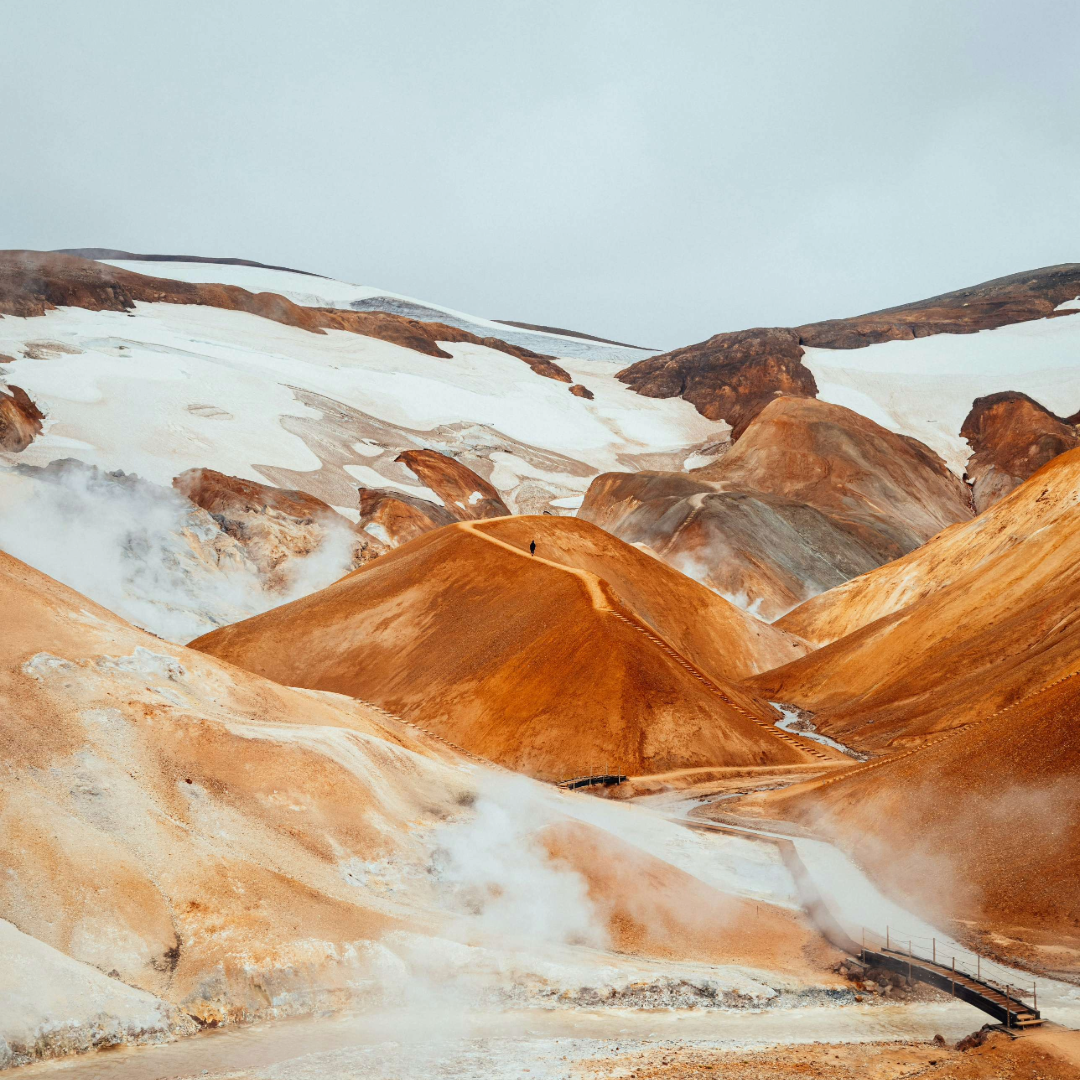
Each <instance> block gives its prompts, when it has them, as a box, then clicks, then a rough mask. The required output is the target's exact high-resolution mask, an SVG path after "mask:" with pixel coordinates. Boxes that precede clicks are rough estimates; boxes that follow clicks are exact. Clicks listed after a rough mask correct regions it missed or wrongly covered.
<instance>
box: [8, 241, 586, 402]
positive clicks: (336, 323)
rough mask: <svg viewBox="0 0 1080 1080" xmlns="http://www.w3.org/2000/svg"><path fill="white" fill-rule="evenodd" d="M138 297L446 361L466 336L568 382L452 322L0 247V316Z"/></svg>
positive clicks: (527, 352) (556, 371)
mask: <svg viewBox="0 0 1080 1080" xmlns="http://www.w3.org/2000/svg"><path fill="white" fill-rule="evenodd" d="M137 301H144V302H148V303H163V304H198V305H204V306H206V307H217V308H225V309H226V310H230V311H246V312H248V313H250V314H252V315H259V316H261V317H262V318H265V319H272V320H273V321H274V322H279V323H284V324H285V325H287V326H296V327H299V328H300V329H302V330H307V331H309V332H310V333H313V334H322V333H325V332H326V330H328V329H334V330H345V331H347V332H349V333H353V334H362V335H364V336H366V337H374V338H379V339H381V340H383V341H389V342H392V343H393V344H395V345H402V346H404V347H405V348H408V349H413V350H415V351H416V352H421V353H425V354H427V355H428V356H438V357H443V358H445V359H450V358H451V357H450V354H449V353H448V352H445V351H444V350H443V349H441V348H439V345H438V342H440V341H450V342H471V343H473V344H476V345H485V346H486V347H487V348H489V349H497V350H498V351H499V352H504V353H508V354H509V355H511V356H515V357H517V358H518V359H519V360H523V361H524V362H525V363H526V364H528V365H529V367H530V368H532V370H533V371H534V372H536V374H538V375H542V376H544V377H545V378H549V379H556V380H558V381H559V382H565V383H572V382H573V381H574V380H573V379H572V378H571V377H570V374H569V373H568V372H567V371H565V370H563V368H561V367H560V366H559V365H558V364H556V363H555V361H554V360H553V359H552V358H551V357H550V356H545V355H543V354H541V353H537V352H533V351H532V350H531V349H526V348H523V347H521V346H518V345H512V344H509V343H507V342H505V341H502V340H501V339H500V338H493V337H485V338H481V337H477V336H476V335H475V334H471V333H469V332H468V331H466V330H462V329H460V328H458V327H456V326H448V325H445V324H442V323H433V322H420V321H419V320H416V319H409V318H405V317H404V316H401V315H395V314H392V313H387V312H383V311H372V312H361V311H347V310H341V309H339V308H320V307H302V306H301V305H299V304H294V303H293V302H292V301H291V300H287V299H286V298H285V297H284V296H279V295H278V294H277V293H251V292H248V291H247V289H241V288H239V287H238V286H236V285H218V284H206V283H200V282H190V281H176V280H173V279H171V278H155V277H150V276H148V275H146V274H136V273H132V272H131V271H130V270H121V269H120V268H118V267H114V266H109V265H107V264H106V263H100V262H93V261H91V260H89V259H81V258H78V257H77V256H74V255H64V254H58V253H56V252H42V251H4V252H0V315H15V316H18V317H20V318H31V317H34V316H38V315H44V314H45V312H46V311H48V310H50V309H51V308H56V307H81V308H86V309H88V310H90V311H131V310H132V309H134V307H135V304H136V302H137Z"/></svg>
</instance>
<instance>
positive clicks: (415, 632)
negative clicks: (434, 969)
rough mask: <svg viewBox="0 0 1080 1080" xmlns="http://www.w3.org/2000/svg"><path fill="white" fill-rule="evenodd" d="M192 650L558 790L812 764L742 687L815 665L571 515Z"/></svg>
mask: <svg viewBox="0 0 1080 1080" xmlns="http://www.w3.org/2000/svg"><path fill="white" fill-rule="evenodd" d="M534 541H535V543H536V554H535V555H530V543H531V542H534ZM448 598H452V601H451V600H449V599H448ZM613 612H615V613H616V614H613ZM620 615H621V616H623V617H619V616H620ZM626 619H629V620H630V621H629V622H627V621H625V620H626ZM638 626H644V627H648V628H651V629H652V630H653V631H655V632H657V633H659V634H660V635H662V636H663V637H664V638H665V639H666V640H667V641H668V642H670V643H671V645H672V646H673V647H674V648H675V649H677V650H679V651H680V652H681V653H682V654H683V656H685V657H686V658H687V659H688V660H689V661H690V662H691V663H692V664H693V665H696V667H697V668H698V669H699V670H700V671H701V672H703V673H705V674H706V675H707V676H708V677H709V678H710V679H712V680H713V681H714V683H715V684H716V685H717V686H718V687H719V688H720V689H721V691H722V694H723V695H724V696H720V695H718V694H716V693H715V692H712V691H710V690H709V688H708V687H707V685H706V684H704V683H703V682H702V681H701V680H699V679H698V678H697V677H695V675H694V674H693V672H691V671H689V670H688V669H687V668H686V667H685V666H683V664H681V663H680V662H679V660H678V659H677V658H675V657H673V656H672V655H671V654H670V653H669V652H667V651H665V649H664V647H663V646H662V645H658V644H657V643H656V642H655V641H653V640H651V639H650V637H648V636H647V635H646V634H645V633H643V632H642V631H641V629H638ZM193 646H194V647H196V648H199V649H203V650H205V651H207V652H211V653H213V654H214V655H215V656H219V657H221V658H222V659H226V660H229V661H230V662H232V663H235V664H239V665H240V666H242V667H246V668H248V669H249V670H251V671H256V672H258V673H260V674H264V675H267V676H268V677H270V678H274V679H278V680H280V681H281V682H283V683H286V684H290V685H301V686H311V687H317V688H320V689H328V690H335V691H337V692H339V693H345V694H354V695H356V696H359V697H362V698H365V699H367V700H372V701H376V702H378V703H379V704H381V705H383V706H384V707H386V708H389V709H391V710H392V711H394V712H399V713H401V714H403V715H406V716H412V717H420V716H423V717H424V718H425V722H426V724H427V725H428V726H429V727H431V728H432V729H433V730H435V731H437V732H439V733H440V734H441V735H443V736H445V737H446V738H449V739H451V740H453V741H454V742H455V743H457V744H459V745H461V746H464V747H465V748H466V749H468V750H471V751H472V752H474V753H479V754H482V755H484V756H485V757H489V758H491V759H492V760H495V761H498V762H499V763H501V764H504V765H507V766H509V767H511V768H514V769H517V770H519V771H524V772H527V773H530V774H532V775H534V776H537V777H540V778H543V779H552V780H560V779H564V778H566V777H569V776H575V775H579V774H580V773H582V772H586V771H588V770H590V769H593V768H602V767H604V766H607V767H608V768H610V769H611V770H616V771H620V772H625V773H627V774H638V773H646V772H656V771H662V770H667V769H674V768H681V767H693V766H704V765H721V764H723V765H736V764H751V763H752V764H765V763H799V762H802V761H805V760H808V759H809V756H808V755H807V754H805V753H804V751H803V750H802V749H801V747H800V746H795V745H791V744H789V743H785V742H783V741H781V740H780V739H778V738H777V735H776V734H775V731H776V729H775V728H773V727H771V721H772V718H773V715H774V714H773V711H772V710H771V708H770V707H769V706H768V705H767V704H765V703H764V702H763V701H761V700H760V699H755V698H753V697H747V696H745V695H743V694H742V692H741V691H740V690H738V689H737V688H736V687H735V685H734V684H733V680H734V679H738V678H741V677H743V676H745V675H748V674H749V673H751V672H753V671H761V670H763V669H764V668H766V667H769V666H771V665H773V664H775V663H777V662H779V661H782V660H783V659H784V658H786V657H787V656H790V655H799V654H801V652H802V651H803V647H802V645H801V643H800V642H799V641H798V640H796V639H794V638H790V637H788V636H787V635H785V634H783V633H781V632H779V631H777V630H775V629H774V628H773V627H770V626H767V625H765V624H762V623H759V622H757V621H756V620H754V619H753V618H752V617H750V616H748V615H746V614H745V613H744V612H742V611H740V610H739V609H737V608H735V607H733V606H732V605H731V604H729V603H727V601H725V600H723V599H721V598H720V597H718V596H716V595H715V594H714V593H712V592H710V591H709V590H708V589H705V588H703V587H702V586H700V585H698V584H697V583H696V582H693V581H691V580H690V579H689V578H686V577H684V576H682V575H681V574H678V573H676V572H675V571H673V570H671V569H669V568H668V567H666V566H664V565H663V564H662V563H659V562H658V561H657V560H656V559H653V558H651V557H650V556H648V555H646V554H644V553H642V552H640V551H638V550H637V549H636V548H633V547H630V546H629V545H627V544H624V543H622V542H621V541H619V540H616V539H615V538H614V537H611V536H609V535H608V534H607V533H605V532H603V531H602V530H600V529H597V528H596V527H595V526H593V525H590V524H588V523H586V522H583V521H578V520H576V519H573V518H555V517H539V518H525V517H516V518H503V519H500V520H498V521H492V522H483V523H463V524H458V525H454V526H450V527H449V528H445V529H441V530H439V531H438V532H436V533H432V534H430V535H428V536H422V537H420V538H419V539H418V540H415V541H413V542H412V543H410V544H407V545H405V546H404V547H401V548H398V549H397V550H396V551H393V552H390V553H389V554H387V555H385V556H383V557H382V558H381V559H378V560H376V562H374V563H372V564H371V566H369V567H364V568H363V569H362V570H359V571H357V572H356V573H354V574H351V575H350V576H349V577H347V578H345V579H343V580H342V581H340V582H338V583H337V584H336V585H333V586H331V587H330V588H329V589H325V590H323V591H322V592H320V593H316V594H314V595H313V596H310V597H308V598H307V599H305V600H301V601H298V602H297V603H294V604H288V605H285V606H283V607H280V608H277V609H275V611H273V612H268V613H267V614H266V615H264V616H259V617H257V618H254V619H249V620H247V621H245V622H242V623H238V624H236V625H234V626H230V627H226V628H224V629H222V630H220V631H216V632H215V633H212V634H209V635H207V636H206V637H204V638H201V639H199V640H198V641H196V642H194V643H193ZM741 709H742V710H747V711H748V712H750V713H752V714H754V715H756V716H759V717H762V718H766V725H765V726H764V727H762V726H758V725H756V724H755V723H754V722H753V721H752V720H751V719H749V718H748V717H747V716H746V715H745V713H744V712H741V711H740V710H741Z"/></svg>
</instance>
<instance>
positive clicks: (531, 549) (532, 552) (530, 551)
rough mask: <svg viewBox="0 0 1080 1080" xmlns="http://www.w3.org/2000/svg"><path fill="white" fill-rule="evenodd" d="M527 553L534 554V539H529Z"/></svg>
mask: <svg viewBox="0 0 1080 1080" xmlns="http://www.w3.org/2000/svg"><path fill="white" fill-rule="evenodd" d="M529 554H530V555H535V554H536V541H535V540H533V541H531V542H530V543H529Z"/></svg>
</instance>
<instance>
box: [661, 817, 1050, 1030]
mask: <svg viewBox="0 0 1080 1080" xmlns="http://www.w3.org/2000/svg"><path fill="white" fill-rule="evenodd" d="M681 824H682V825H684V826H686V827H687V828H689V829H695V830H699V831H701V832H720V833H727V834H728V835H731V836H739V837H742V838H743V839H752V840H758V841H761V842H764V843H770V844H773V845H774V846H775V847H776V848H777V850H778V852H779V854H780V857H781V859H782V860H783V862H784V865H785V866H786V867H787V869H788V871H789V872H790V873H791V876H792V878H793V879H794V881H795V888H796V891H797V893H798V896H799V902H800V904H801V905H802V907H803V909H804V910H805V912H806V914H807V916H808V917H809V918H810V921H811V922H813V924H814V925H815V926H816V927H817V929H818V930H819V931H820V932H821V934H822V935H823V936H824V937H825V938H826V940H828V941H829V942H830V943H831V944H832V945H835V946H836V947H837V948H838V949H840V950H841V951H842V952H845V953H847V954H848V956H850V957H852V958H853V959H855V960H857V961H858V962H859V964H861V965H862V966H863V967H864V968H865V969H866V970H867V971H874V970H884V971H892V972H895V973H896V974H898V975H902V976H903V977H904V978H906V979H908V980H909V981H912V982H922V983H926V984H927V985H928V986H933V987H935V988H936V989H938V990H943V991H944V992H945V993H946V994H951V995H952V996H953V997H955V998H957V999H959V1000H960V1001H964V1002H966V1003H967V1004H968V1005H974V1006H975V1008H977V1009H981V1010H982V1011H983V1012H984V1013H986V1014H988V1015H989V1016H991V1017H993V1018H994V1019H995V1020H997V1021H998V1023H1000V1024H1001V1025H1002V1026H1003V1027H1005V1028H1007V1029H1009V1030H1010V1031H1023V1030H1025V1029H1028V1028H1033V1027H1038V1026H1039V1025H1041V1024H1042V1022H1043V1020H1042V1016H1041V1015H1040V1013H1039V1010H1038V986H1037V984H1036V983H1035V982H1034V981H1033V982H1032V983H1031V984H1030V987H1031V989H1030V991H1029V990H1028V986H1027V985H1024V986H1023V987H1021V986H1019V985H1018V983H1019V981H1020V980H1019V977H1018V976H1017V974H1016V972H1012V971H1009V970H1008V969H1007V968H1004V967H1001V966H1000V965H998V964H995V963H993V962H992V961H990V960H987V959H985V958H984V957H982V956H979V955H978V954H976V953H968V952H964V951H962V950H957V949H955V948H953V947H952V946H951V945H950V946H949V947H948V949H947V950H945V949H940V950H939V948H938V942H937V940H936V939H935V938H927V939H926V940H925V941H924V940H923V939H922V938H918V937H916V936H915V935H906V936H903V939H902V940H898V935H897V934H896V933H895V932H894V931H893V929H892V928H891V927H885V933H884V935H883V936H879V935H877V934H876V933H874V932H873V931H871V930H867V929H865V928H860V940H859V941H856V940H855V939H854V938H853V937H852V936H851V935H850V934H849V933H848V932H847V930H845V929H844V928H843V926H841V925H840V922H839V921H838V920H837V918H836V916H835V915H834V914H833V912H832V911H831V909H830V908H829V906H828V904H827V903H826V902H825V898H824V897H823V896H822V895H821V892H820V891H819V890H818V888H817V885H815V883H814V881H813V878H812V877H811V875H810V871H809V870H808V869H807V867H806V864H805V863H804V862H803V860H802V857H801V856H800V855H799V852H798V849H797V848H796V846H795V844H794V843H793V842H792V841H791V840H790V839H789V838H787V837H785V836H778V835H776V834H775V833H766V832H758V831H756V830H754V829H748V828H746V829H744V828H740V827H739V826H735V825H718V824H715V823H713V822H704V821H690V820H686V821H682V822H681ZM1029 997H1030V998H1032V1003H1031V1004H1030V1005H1029V1004H1028V1003H1027V1002H1026V1001H1025V1000H1024V998H1029Z"/></svg>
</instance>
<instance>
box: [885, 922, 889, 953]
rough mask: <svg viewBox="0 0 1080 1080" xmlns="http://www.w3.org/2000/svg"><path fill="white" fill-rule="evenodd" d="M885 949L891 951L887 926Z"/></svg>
mask: <svg viewBox="0 0 1080 1080" xmlns="http://www.w3.org/2000/svg"><path fill="white" fill-rule="evenodd" d="M885 951H886V952H888V951H889V928H888V927H887V926H886V927H885Z"/></svg>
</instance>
